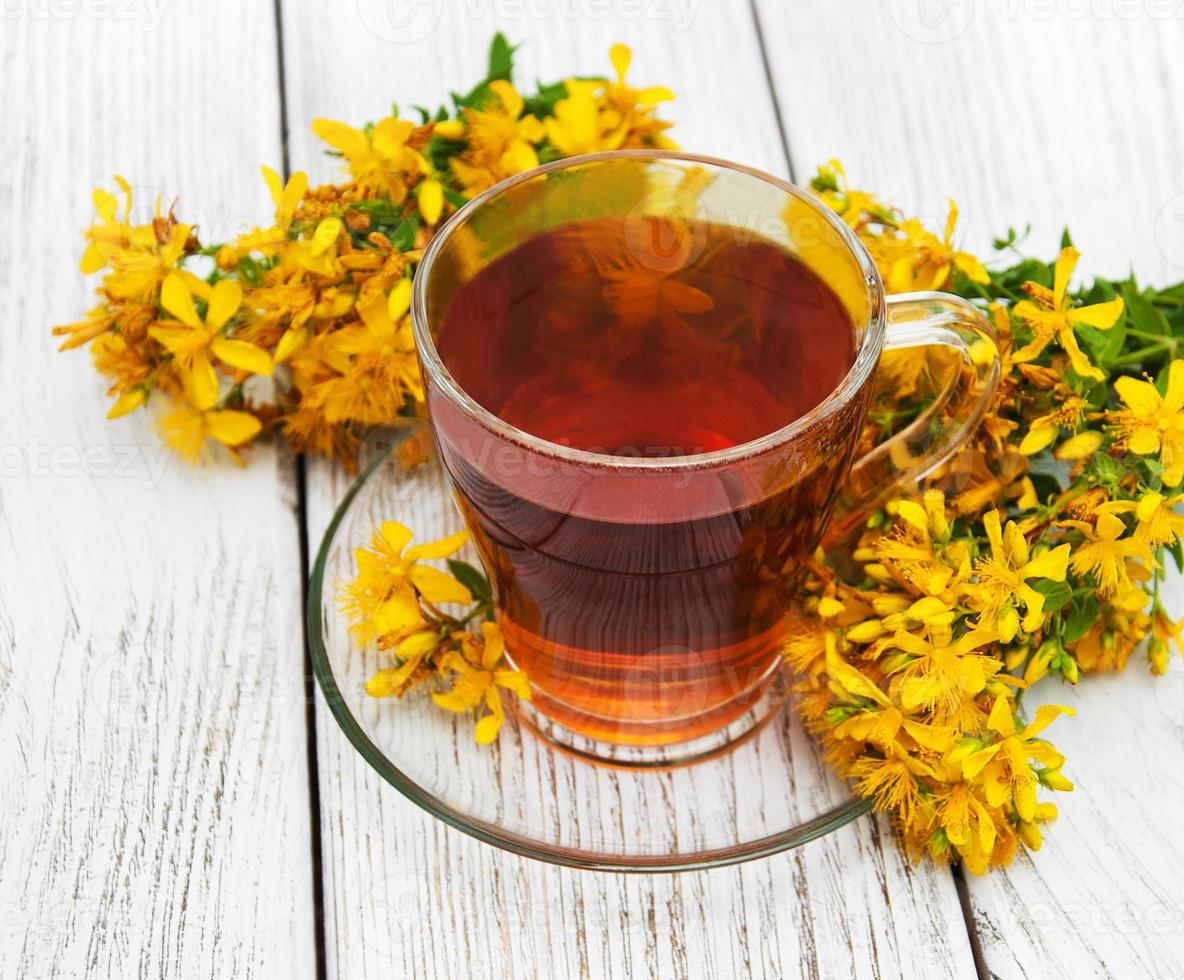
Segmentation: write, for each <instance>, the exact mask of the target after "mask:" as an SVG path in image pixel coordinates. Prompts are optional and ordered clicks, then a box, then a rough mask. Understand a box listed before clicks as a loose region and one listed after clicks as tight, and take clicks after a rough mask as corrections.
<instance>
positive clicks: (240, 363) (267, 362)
mask: <svg viewBox="0 0 1184 980" xmlns="http://www.w3.org/2000/svg"><path fill="white" fill-rule="evenodd" d="M210 350H212V351H213V352H214V356H215V357H217V358H219V359H220V360H223V361H225V362H226V363H227V364H229V365H231V366H232V367H236V368H239V369H240V370H243V371H250V372H251V373H252V374H262V375H266V376H270V375H271V373H272V363H271V356H270V355H269V354H268V353H267V351H265V350H264V349H263V348H262V347H256V346H255V345H254V344H248V343H247V342H246V341H245V340H225V339H224V338H222V337H216V338H214V340H212V341H211V342H210Z"/></svg>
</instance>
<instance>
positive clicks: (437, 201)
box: [415, 177, 444, 226]
mask: <svg viewBox="0 0 1184 980" xmlns="http://www.w3.org/2000/svg"><path fill="white" fill-rule="evenodd" d="M415 206H416V207H417V208H419V213H420V215H422V217H423V220H424V221H426V222H427V223H428V224H429V225H433V226H434V225H435V224H436V222H437V221H439V220H440V213H441V212H442V211H443V210H444V185H443V184H441V183H440V181H438V180H436V178H434V177H429V178H428V179H427V180H424V181H421V182H420V183H419V184H418V185H417V187H416V189H415Z"/></svg>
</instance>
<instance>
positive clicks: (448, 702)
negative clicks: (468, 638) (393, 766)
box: [432, 622, 530, 745]
mask: <svg viewBox="0 0 1184 980" xmlns="http://www.w3.org/2000/svg"><path fill="white" fill-rule="evenodd" d="M481 635H482V637H483V640H484V642H483V643H482V644H481V654H480V659H479V660H478V661H477V662H476V663H470V662H469V660H467V659H466V658H464V657H462V656H460V655H459V654H456V653H449V654H446V655H445V656H444V657H443V658H442V660H441V665H440V666H441V670H442V671H443V670H447V671H451V672H453V673H455V674H456V675H457V677H456V679H455V680H454V681H453V684H452V688H451V689H450V690H448V691H445V692H444V693H439V692H436V693H433V694H432V700H433V701H435V702H436V704H438V705H439V706H440V707H441V708H445V709H447V710H448V711H455V712H457V713H458V714H459V713H461V712H465V711H470V710H472V709H473V708H476V707H478V706H480V705H481V704H482V703H484V705H485V706H486V707H487V708H488V709H489V714H487V715H485V716H484V717H483V718H480V719H479V720H478V721H477V728H476V731H475V732H474V735H475V737H476V739H477V741H478V742H479V743H480V744H482V745H488V744H489V743H490V742H492V741H493V740H494V739H495V738H497V733H498V730H499V729H500V728H501V727H502V721H503V720H504V719H505V711H504V709H503V708H502V699H501V694H500V692H499V691H498V688H499V687H500V688H505V689H506V690H508V691H512V692H513V693H514V694H516V695H518V697H520V698H522V699H523V700H524V701H529V700H530V685H529V684H528V683H527V680H526V675H525V674H524V673H522V671H520V670H511V669H508V668H506V667H499V666H498V665H499V664H501V663H502V656H503V654H504V653H505V651H506V641H505V640H504V639H503V637H502V631H501V630H500V629H498V627H497V624H496V623H488V622H486V623H482V624H481Z"/></svg>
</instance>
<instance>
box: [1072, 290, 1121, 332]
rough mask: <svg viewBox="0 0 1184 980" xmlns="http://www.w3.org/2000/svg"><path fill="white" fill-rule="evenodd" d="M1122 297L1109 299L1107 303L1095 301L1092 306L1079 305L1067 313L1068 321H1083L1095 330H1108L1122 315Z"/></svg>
mask: <svg viewBox="0 0 1184 980" xmlns="http://www.w3.org/2000/svg"><path fill="white" fill-rule="evenodd" d="M1122 306H1123V304H1122V297H1121V296H1119V297H1117V298H1116V299H1112V300H1110V301H1109V302H1108V303H1095V304H1094V305H1093V306H1079V307H1077V308H1076V309H1073V310H1070V311H1069V313H1068V316H1069V322H1070V323H1084V324H1086V325H1087V326H1090V327H1093V328H1094V329H1095V330H1109V329H1110V328H1111V327H1112V326H1114V324H1116V323H1117V322H1118V318H1119V317H1120V316H1122Z"/></svg>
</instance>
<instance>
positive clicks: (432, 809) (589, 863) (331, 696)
mask: <svg viewBox="0 0 1184 980" xmlns="http://www.w3.org/2000/svg"><path fill="white" fill-rule="evenodd" d="M394 451H395V447H394V446H392V447H391V448H390V449H387V450H386V451H385V452H384V453H383V454H382V455H380V456H379V457H378V458H377V459H375V460H374V461H373V462H372V463H371V464H370V465H369V466H367V467H366V469H365V470H364V471H363V472H362V473H360V474H359V475H358V478H357V479H356V480H355V481H354V482H353V484H352V485H351V486H350V488H349V490H348V491H346V494H345V496H344V497H343V498H342V500H341V503H340V504H338V506H337V509H336V510H335V511H334V513H333V519H332V520H331V521H330V522H329V526H328V527H327V528H326V529H325V534H324V537H323V538H322V539H321V545H320V548H319V549H318V550H317V556H316V560H315V561H314V562H313V566H312V570H311V573H310V575H309V583H308V608H307V611H306V627H307V630H308V643H309V653H310V655H311V659H312V666H313V673H314V674H315V675H316V678H317V683H319V684H320V686H321V692H322V693H323V694H324V696H325V701H326V702H327V703H328V705H329V710H330V711H331V712H332V714H333V717H334V718H335V719H336V721H337V724H338V725H340V726H341V730H342V731H343V732H344V733H345V736H346V738H348V739H349V741H350V744H352V745H353V747H354V748H355V749H357V751H358V753H359V754H360V755H361V756H362V758H363V759H365V760H366V762H368V763H369V764H370V766H371V767H372V768H373V769H374V770H375V771H376V772H377V773H378V774H379V775H380V776H381V777H382V778H383V779H385V780H386V781H387V782H388V783H389V784H390V785H391V786H393V787H394V788H395V789H396V790H398V791H399V792H400V793H401V794H402V795H403V796H405V797H406V798H407V799H409V800H410V801H411V802H412V803H414V804H415V805H416V806H418V807H420V809H422V810H425V811H427V812H428V813H429V814H431V815H432V816H433V817H435V818H436V819H438V820H441V821H443V822H444V823H445V824H447V825H448V826H450V827H452V828H453V829H455V830H459V831H461V832H462V833H464V834H467V835H468V836H470V837H475V838H476V839H477V840H479V841H482V842H484V843H486V844H491V845H492V846H494V847H497V848H500V849H501V850H503V851H509V852H510V853H512V854H517V855H519V856H520V857H528V858H533V859H534V860H536V861H544V862H546V863H548V864H557V865H562V866H565V867H570V868H581V869H584V870H589V871H617V872H623V873H658V872H673V871H696V870H702V869H705V868H719V867H724V866H727V865H732V864H742V863H744V862H746V861H753V860H756V859H758V858H763V857H770V856H772V855H774V854H779V853H780V852H782V851H788V850H790V849H792V848H795V847H799V846H801V845H802V844H807V843H809V842H810V841H812V840H817V839H818V838H819V837H824V836H825V835H827V834H829V833H832V832H833V831H835V830H838V829H839V828H840V827H843V826H845V825H847V824H849V823H851V821H853V820H855V819H856V818H858V817H861V816H863V815H864V814H865V813H868V812H870V811H871V808H872V804H871V801H870V800H866V799H862V798H860V797H858V796H854V795H852V797H851V798H850V799H849V800H847V801H845V802H843V803H840V804H838V805H836V806H834V807H832V808H831V809H830V810H827V811H825V812H823V813H820V814H819V815H818V816H816V817H813V818H811V819H809V820H806V821H804V822H803V823H800V824H798V825H797V826H795V827H791V828H789V829H788V830H783V831H780V832H778V833H775V834H769V835H767V836H765V837H760V838H757V839H755V840H752V841H748V842H745V843H740V844H733V845H730V846H728V847H719V848H712V849H705V850H701V851H693V852H688V853H686V854H654V855H649V854H646V855H641V854H623V853H611V854H610V853H601V852H597V851H592V850H587V849H578V848H570V847H563V846H561V845H558V844H554V845H553V844H547V843H544V842H540V841H536V840H533V839H532V838H529V837H525V836H523V835H522V834H517V833H514V832H513V831H509V830H506V829H505V828H502V827H499V826H497V825H496V824H492V823H489V822H488V821H485V820H479V819H477V818H475V817H470V816H467V815H466V814H464V813H462V812H460V811H459V810H457V809H455V808H454V807H452V806H449V804H447V803H445V802H444V801H443V800H441V799H440V798H439V797H437V796H435V795H433V794H432V793H430V792H428V791H427V790H426V789H425V788H424V787H423V786H421V785H420V784H419V783H418V782H417V781H416V780H414V779H413V778H411V777H410V776H408V775H407V774H406V773H405V772H403V770H402V769H400V768H399V767H398V766H396V765H395V764H394V763H392V762H391V760H390V759H389V758H388V756H387V754H386V753H385V752H384V751H383V750H382V749H381V748H379V747H378V746H377V745H375V744H374V741H373V740H372V739H371V738H370V736H369V735H367V734H366V732H365V731H364V730H363V728H362V726H361V724H360V723H359V722H358V720H357V719H356V718H355V717H354V714H353V712H352V711H351V710H350V706H349V704H348V703H347V702H346V700H345V697H344V695H343V694H342V693H341V688H340V687H339V686H338V684H337V679H336V678H335V677H334V674H333V665H332V664H331V663H330V661H329V652H328V650H327V649H326V647H325V634H324V626H325V623H324V614H323V603H324V589H325V568H326V566H327V565H328V562H329V554H330V552H331V551H332V548H333V543H334V541H335V539H336V537H337V531H338V529H339V528H340V527H341V524H342V522H343V521H344V520H345V516H346V514H347V513H348V512H349V508H350V505H351V504H352V503H353V501H354V498H355V497H357V495H358V494H359V493H360V492H361V490H362V488H363V487H364V486H365V485H366V482H367V480H369V479H370V478H371V477H372V476H374V474H375V473H377V472H378V471H379V470H380V469H381V468H382V465H383V464H384V463H385V462H386V461H387V460H388V459H389V458H390V455H391V453H392V452H394ZM527 737H533V736H529V735H528V736H527ZM550 751H557V750H555V749H550ZM589 764H590V763H589Z"/></svg>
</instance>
